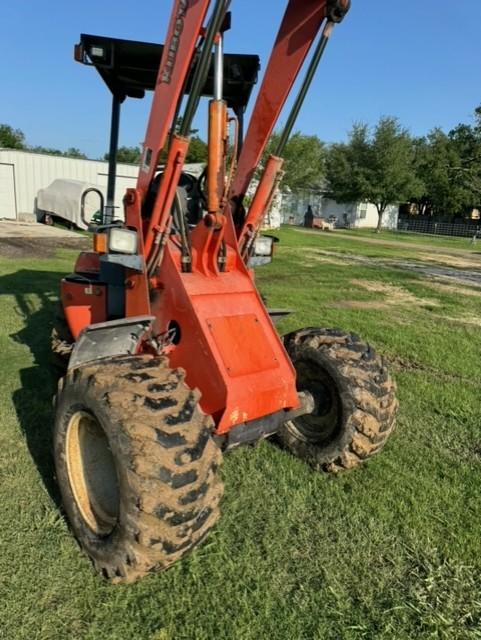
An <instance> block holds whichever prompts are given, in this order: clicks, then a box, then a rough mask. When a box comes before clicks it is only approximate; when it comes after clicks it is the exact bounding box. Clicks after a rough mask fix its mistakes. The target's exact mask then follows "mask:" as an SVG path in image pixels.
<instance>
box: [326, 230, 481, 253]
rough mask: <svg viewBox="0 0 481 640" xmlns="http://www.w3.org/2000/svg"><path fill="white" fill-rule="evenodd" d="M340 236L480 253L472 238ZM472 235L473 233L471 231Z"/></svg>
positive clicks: (399, 233) (480, 245) (386, 233)
mask: <svg viewBox="0 0 481 640" xmlns="http://www.w3.org/2000/svg"><path fill="white" fill-rule="evenodd" d="M336 233H337V234H340V235H355V236H357V237H358V238H360V239H361V238H369V239H371V240H377V241H379V242H385V241H388V242H391V241H395V242H402V243H409V244H419V245H423V244H424V245H426V246H428V247H430V248H435V249H439V248H443V249H456V250H457V249H461V250H464V251H481V241H479V240H478V241H477V242H476V243H475V244H473V243H472V238H456V237H450V236H436V235H429V234H423V233H409V232H404V231H389V230H383V231H382V232H381V233H376V231H375V230H374V229H346V230H344V229H339V230H337V231H336ZM473 235H474V231H473Z"/></svg>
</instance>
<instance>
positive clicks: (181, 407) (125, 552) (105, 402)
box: [54, 356, 223, 582]
mask: <svg viewBox="0 0 481 640" xmlns="http://www.w3.org/2000/svg"><path fill="white" fill-rule="evenodd" d="M199 398H200V393H199V392H198V391H197V390H191V389H190V388H189V387H188V386H187V385H186V384H185V382H184V372H183V371H182V370H179V369H177V370H172V369H170V368H169V367H168V365H167V361H166V359H165V358H160V357H148V356H129V357H125V358H117V359H113V360H109V361H106V362H103V363H98V364H92V365H85V366H83V367H80V368H78V369H74V370H73V371H69V372H68V373H67V375H66V377H65V378H63V379H62V380H61V381H60V388H59V393H58V396H57V399H56V420H55V431H54V457H55V466H56V471H57V480H58V483H59V486H60V491H61V494H62V498H63V505H64V508H65V511H66V514H67V516H68V520H69V522H70V525H71V527H72V529H73V532H74V534H75V536H76V537H77V540H78V541H79V543H80V546H81V547H82V548H83V549H84V551H85V552H86V553H87V554H88V556H90V558H91V560H92V561H93V564H94V566H95V568H96V569H97V571H98V572H99V573H101V574H102V575H103V576H104V577H105V578H107V579H109V580H111V581H112V582H133V581H135V580H137V579H139V578H141V577H142V576H144V575H145V574H147V573H152V572H156V571H161V570H163V569H166V568H167V567H169V566H170V565H172V564H173V563H174V562H176V561H177V560H179V559H180V558H181V557H182V556H184V555H185V554H186V553H187V552H188V551H190V550H191V549H192V548H193V547H195V546H196V545H198V544H199V543H200V542H201V541H202V540H203V539H204V538H205V537H206V535H207V534H208V532H209V531H210V529H211V528H212V527H213V526H214V524H215V522H216V521H217V519H218V516H219V501H220V498H221V496H222V492H223V488H222V483H221V481H220V479H219V475H218V473H217V468H218V466H219V464H220V462H221V452H220V450H219V449H218V447H217V446H216V444H215V443H214V441H213V439H212V437H211V436H212V429H213V421H212V419H211V418H210V417H209V416H207V415H205V414H204V413H203V412H202V411H201V409H200V408H199V404H198V402H199Z"/></svg>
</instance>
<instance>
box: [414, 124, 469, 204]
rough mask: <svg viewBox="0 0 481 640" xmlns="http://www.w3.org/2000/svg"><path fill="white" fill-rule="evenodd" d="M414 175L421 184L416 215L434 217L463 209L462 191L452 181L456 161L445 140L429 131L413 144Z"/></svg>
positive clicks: (458, 183)
mask: <svg viewBox="0 0 481 640" xmlns="http://www.w3.org/2000/svg"><path fill="white" fill-rule="evenodd" d="M414 144H415V166H416V174H417V176H418V178H419V180H420V181H421V183H422V189H421V193H420V197H419V198H417V199H414V198H411V200H412V201H416V202H417V204H418V206H419V209H420V212H421V213H425V212H426V211H431V212H432V214H434V215H438V216H439V215H446V214H455V213H458V212H459V211H461V210H462V209H463V206H464V201H465V198H466V193H465V189H464V188H463V187H462V185H461V184H460V182H459V181H458V180H455V179H454V176H455V173H454V170H455V168H456V167H457V166H459V163H460V159H459V155H458V153H457V152H456V149H455V147H454V145H453V144H452V141H451V140H450V138H449V136H448V135H447V134H446V133H444V132H443V131H442V130H441V129H439V128H436V129H433V130H432V131H431V132H430V133H429V134H428V135H427V136H426V137H425V138H419V139H417V140H415V142H414Z"/></svg>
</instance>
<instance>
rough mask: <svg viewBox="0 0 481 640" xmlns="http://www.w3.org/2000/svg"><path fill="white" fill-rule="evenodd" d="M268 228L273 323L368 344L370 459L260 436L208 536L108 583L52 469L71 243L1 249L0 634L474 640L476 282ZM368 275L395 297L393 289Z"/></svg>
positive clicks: (477, 631) (478, 575)
mask: <svg viewBox="0 0 481 640" xmlns="http://www.w3.org/2000/svg"><path fill="white" fill-rule="evenodd" d="M280 236H281V240H282V242H281V244H280V245H278V250H277V256H276V260H275V262H274V263H273V264H271V265H269V266H267V267H263V268H261V269H259V271H258V281H259V284H260V288H261V290H262V291H263V293H265V294H266V295H267V296H268V299H269V304H270V305H272V306H274V307H282V306H285V307H289V308H293V309H296V312H295V313H294V314H293V315H292V316H290V317H289V318H287V319H286V320H285V321H284V323H283V326H282V330H283V331H288V330H291V329H294V328H297V327H300V326H307V325H323V326H341V327H343V328H344V329H346V330H349V331H354V332H357V333H359V334H360V335H362V336H363V337H364V338H366V339H367V340H369V341H370V342H371V343H372V344H373V345H374V346H375V347H376V348H377V349H378V350H379V351H381V352H382V353H384V354H385V355H386V356H387V357H388V358H389V359H390V360H391V361H392V370H393V374H394V376H395V378H396V380H397V383H398V388H399V399H400V406H401V409H400V415H399V421H398V427H397V430H396V432H395V434H394V435H393V437H392V438H391V440H390V442H389V443H388V445H387V446H386V448H385V449H384V451H383V452H382V453H381V454H380V455H379V456H378V457H376V458H375V459H373V460H372V461H370V462H369V463H368V464H366V465H365V466H364V467H362V468H360V469H359V470H357V471H354V472H352V473H350V474H346V475H343V476H340V477H335V478H333V477H328V476H325V475H321V474H317V473H314V472H312V471H311V470H310V469H309V468H308V467H307V466H305V465H304V464H303V463H302V462H300V461H298V460H296V459H294V458H293V457H290V456H289V455H288V454H286V453H285V452H283V451H281V450H279V449H277V448H276V447H275V446H273V445H272V444H270V443H264V444H262V445H261V446H259V447H257V448H246V449H241V450H237V451H235V452H234V453H232V454H229V455H228V456H226V457H225V461H224V465H223V471H222V473H223V476H224V480H225V485H226V495H225V498H224V500H223V505H222V511H223V515H222V518H221V520H220V522H219V524H218V526H217V527H216V528H215V530H214V532H213V534H212V535H211V536H210V537H209V538H208V541H207V543H206V544H205V545H204V546H202V547H201V548H200V549H198V550H197V551H196V552H194V553H193V554H192V555H190V556H189V557H188V558H186V559H185V560H184V561H182V562H181V563H179V564H178V565H176V566H174V567H173V568H172V569H170V570H169V571H167V572H166V573H165V574H160V575H156V576H152V577H149V578H147V579H145V580H143V581H141V582H140V583H138V584H134V585H131V586H120V587H118V586H117V587H113V586H109V585H107V584H106V583H105V582H103V581H102V580H101V579H100V578H98V577H97V576H96V575H95V574H94V573H93V571H92V569H91V566H90V563H89V561H88V560H87V559H86V557H85V556H84V555H83V554H82V553H81V552H80V550H79V548H78V547H77V545H76V543H75V541H74V539H73V538H72V536H71V534H70V532H69V530H68V527H67V524H66V523H65V521H64V519H63V516H62V513H61V511H60V509H59V506H58V492H57V489H56V487H55V482H54V478H53V467H52V459H51V454H50V439H51V425H52V409H51V396H52V393H53V389H52V384H51V381H50V378H49V373H48V350H49V344H48V340H49V333H50V328H51V320H52V312H53V305H54V303H55V300H56V293H57V286H58V280H59V278H60V277H61V275H62V274H63V273H65V272H67V271H69V270H70V269H71V265H72V262H73V259H74V255H75V254H74V253H73V252H69V251H61V252H59V253H58V254H57V256H56V257H55V258H50V259H44V260H33V259H32V260H25V259H23V260H9V261H7V260H5V259H3V260H2V259H0V292H1V295H0V380H1V383H2V384H1V396H0V413H1V417H2V421H1V427H0V514H1V520H0V523H1V524H0V639H1V640H4V639H5V640H27V639H28V640H32V639H35V640H53V639H55V640H57V639H58V640H63V639H70V638H75V640H84V639H85V640H87V639H88V640H94V639H95V640H104V639H109V640H113V639H119V640H126V639H129V640H130V639H132V640H137V639H139V640H144V639H145V640H174V639H175V640H177V639H179V640H181V639H185V640H192V639H195V640H197V639H199V640H211V639H212V638H222V639H223V638H227V639H231V638H232V639H235V640H262V639H264V638H266V639H268V640H277V639H279V640H281V639H282V640H284V639H288V640H291V639H292V640H298V639H299V640H300V639H303V640H304V639H306V640H310V639H319V640H327V639H332V640H338V639H346V640H358V639H374V638H375V639H377V638H379V639H386V640H410V639H413V638H416V639H418V638H419V639H426V640H427V639H445V640H457V639H474V638H481V538H480V531H481V506H480V505H481V401H480V392H481V377H480V354H481V332H480V329H479V327H477V326H475V325H472V324H466V323H465V319H466V318H471V319H472V318H481V297H479V296H476V295H461V293H460V292H456V291H454V292H453V291H452V290H451V289H445V288H439V289H437V288H434V287H433V284H432V283H431V282H429V281H428V280H424V279H422V278H419V277H417V276H416V275H414V274H413V273H410V272H408V271H404V270H401V269H399V268H395V267H391V266H384V267H383V266H379V265H378V264H375V263H373V264H369V263H366V264H353V263H350V262H349V261H346V263H345V264H343V263H342V260H339V259H338V260H337V261H334V262H335V263H334V264H332V263H329V262H320V261H316V260H312V259H311V258H312V255H315V252H316V251H324V252H326V251H327V252H328V251H334V252H335V253H336V255H337V254H341V255H342V254H344V255H358V256H364V257H383V258H385V257H389V256H391V257H393V258H395V259H397V258H398V256H399V252H400V251H402V248H401V249H400V248H396V247H386V246H382V238H381V239H380V241H379V243H380V244H379V247H377V246H375V247H373V246H372V245H367V244H366V243H363V242H362V241H359V242H358V241H353V240H350V239H347V238H342V237H341V236H339V235H338V234H320V233H318V234H315V233H314V234H311V235H306V234H300V233H298V232H296V231H294V230H283V231H281V233H280ZM383 237H384V236H383ZM426 246H428V247H429V244H426V243H422V246H420V251H419V253H425V251H426ZM409 251H410V252H411V255H413V256H414V257H415V254H416V251H415V250H414V251H413V250H411V249H410V250H409ZM313 252H314V254H313ZM322 255H323V256H324V257H325V254H322ZM480 262H481V260H480ZM339 263H340V264H339ZM353 280H355V281H356V283H357V284H355V283H354V284H353ZM359 282H361V283H363V282H364V283H365V282H369V283H377V285H378V287H377V289H376V290H375V291H373V290H372V287H371V290H369V289H366V288H365V287H363V286H362V284H359ZM379 286H380V287H381V288H379ZM382 287H391V288H392V287H394V288H397V290H401V291H403V292H404V293H405V294H406V292H407V294H409V296H410V297H407V298H406V297H405V298H404V300H405V301H404V302H402V301H401V302H399V303H398V302H392V301H390V300H389V296H388V295H386V294H385V293H383V291H384V289H383V288H382ZM464 293H466V292H464ZM407 294H406V295H407ZM406 300H407V301H408V302H406ZM413 300H414V301H416V300H418V301H419V300H421V303H416V304H415V303H414V302H413ZM346 302H349V303H351V304H350V305H349V304H346ZM353 303H355V304H354V306H353ZM356 305H357V306H356ZM362 305H365V306H366V308H365V309H363V308H362ZM372 305H374V306H372ZM376 305H379V306H378V307H376ZM382 305H386V306H385V307H384V308H383V307H382Z"/></svg>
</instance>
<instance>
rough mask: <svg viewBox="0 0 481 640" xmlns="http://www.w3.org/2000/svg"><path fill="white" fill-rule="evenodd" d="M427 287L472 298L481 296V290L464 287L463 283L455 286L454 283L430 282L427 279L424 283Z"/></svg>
mask: <svg viewBox="0 0 481 640" xmlns="http://www.w3.org/2000/svg"><path fill="white" fill-rule="evenodd" d="M423 284H424V285H425V286H426V287H430V288H431V289H434V290H435V291H439V292H440V293H452V294H453V295H456V296H458V295H459V296H469V297H472V298H481V291H479V290H476V289H469V288H468V287H463V286H461V285H459V286H454V285H452V284H446V283H444V282H429V281H426V282H424V283H423Z"/></svg>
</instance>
